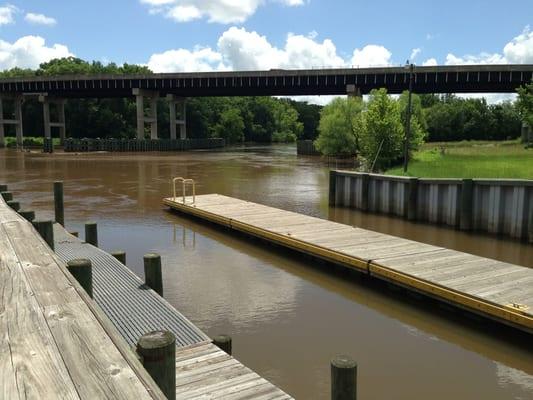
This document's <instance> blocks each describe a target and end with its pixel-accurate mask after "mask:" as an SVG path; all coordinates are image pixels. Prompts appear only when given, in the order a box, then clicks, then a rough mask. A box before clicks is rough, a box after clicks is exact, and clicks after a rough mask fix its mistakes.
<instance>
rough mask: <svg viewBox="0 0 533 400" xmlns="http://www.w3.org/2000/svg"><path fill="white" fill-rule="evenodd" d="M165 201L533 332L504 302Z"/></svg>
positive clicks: (530, 321) (527, 319)
mask: <svg viewBox="0 0 533 400" xmlns="http://www.w3.org/2000/svg"><path fill="white" fill-rule="evenodd" d="M163 204H165V205H167V206H169V207H170V208H172V209H174V210H177V211H180V212H183V213H186V214H189V215H193V216H195V217H199V218H201V219H205V220H207V221H210V222H213V223H216V224H219V225H222V226H225V227H227V228H231V229H234V230H236V231H239V232H243V233H247V234H249V235H252V236H255V237H258V238H261V239H264V240H267V241H270V242H273V243H276V244H278V245H282V246H284V247H287V248H290V249H293V250H297V251H301V252H304V253H306V254H309V255H312V256H315V257H318V258H321V259H323V260H326V261H330V262H334V263H336V264H340V265H343V266H345V267H348V268H353V269H356V270H358V271H360V272H364V273H367V274H369V275H371V276H373V277H376V278H379V279H382V280H386V281H388V282H391V283H394V284H397V285H399V286H402V287H405V288H408V289H412V290H414V291H416V292H419V293H422V294H425V295H427V296H430V297H432V298H435V299H437V300H441V301H445V302H447V303H449V304H452V305H454V306H457V307H459V308H462V309H465V310H468V311H470V312H473V313H475V314H478V315H481V316H484V317H488V318H491V319H493V320H496V321H498V322H502V323H504V324H507V325H510V326H512V327H515V328H518V329H520V330H523V331H525V332H528V333H533V318H531V317H530V316H528V315H526V314H525V313H522V312H521V311H519V310H512V309H509V308H506V307H502V306H501V305H499V304H495V303H492V302H490V301H488V300H485V299H481V298H478V297H475V296H471V295H468V294H466V293H461V292H457V291H455V290H453V289H450V288H447V287H444V286H441V285H438V284H434V283H431V282H428V281H425V280H423V279H419V278H416V277H414V276H412V275H408V274H405V273H402V272H398V271H394V270H392V269H390V268H388V267H384V266H382V265H379V264H378V263H375V262H373V261H369V262H368V261H366V260H363V259H358V258H356V257H353V256H346V255H343V254H341V253H338V252H336V251H333V250H330V249H327V248H324V247H321V246H316V245H313V244H310V243H307V242H304V241H301V240H298V239H294V238H292V237H290V236H287V235H282V234H278V233H274V232H270V231H267V230H264V229H261V228H257V227H255V226H253V225H249V224H245V223H242V222H239V221H235V220H233V219H231V218H225V217H221V216H219V215H216V214H213V213H210V212H208V211H204V210H201V209H199V208H196V207H195V206H194V205H192V204H182V203H179V202H176V201H173V200H171V199H163Z"/></svg>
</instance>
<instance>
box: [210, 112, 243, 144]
mask: <svg viewBox="0 0 533 400" xmlns="http://www.w3.org/2000/svg"><path fill="white" fill-rule="evenodd" d="M215 135H216V137H219V138H224V139H226V142H227V143H237V142H242V141H243V139H244V122H243V120H242V116H241V112H240V111H239V110H238V109H236V108H228V109H227V110H224V111H223V112H222V114H220V122H219V123H218V124H217V125H216V127H215Z"/></svg>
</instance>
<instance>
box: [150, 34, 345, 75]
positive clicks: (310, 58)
mask: <svg viewBox="0 0 533 400" xmlns="http://www.w3.org/2000/svg"><path fill="white" fill-rule="evenodd" d="M347 65H348V63H347V62H346V61H345V60H344V59H343V58H342V57H340V56H339V55H337V50H336V48H335V45H334V44H333V42H332V41H331V40H329V39H326V40H324V41H322V42H320V41H316V40H314V39H313V38H311V37H309V36H303V35H294V34H289V35H287V40H286V42H285V45H284V47H283V48H278V47H276V46H273V45H272V44H271V43H270V42H269V41H268V39H267V38H266V37H265V36H262V35H259V34H258V33H257V32H254V31H252V32H249V31H247V30H246V29H244V28H237V27H231V28H229V29H228V30H226V31H225V32H224V33H223V34H222V35H221V36H220V37H219V39H218V42H217V49H216V50H214V49H212V48H209V47H198V48H195V49H193V50H192V51H191V50H187V49H176V50H169V51H166V52H163V53H158V54H153V55H152V56H151V57H150V60H149V62H148V66H149V67H150V69H152V70H153V71H155V72H171V71H212V70H261V69H270V68H286V69H290V68H293V69H294V68H313V67H343V66H347Z"/></svg>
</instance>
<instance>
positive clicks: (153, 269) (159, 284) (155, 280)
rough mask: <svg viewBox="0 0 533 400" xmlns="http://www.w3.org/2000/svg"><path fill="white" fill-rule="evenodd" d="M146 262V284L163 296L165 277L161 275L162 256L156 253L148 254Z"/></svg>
mask: <svg viewBox="0 0 533 400" xmlns="http://www.w3.org/2000/svg"><path fill="white" fill-rule="evenodd" d="M143 260H144V282H145V283H146V285H147V286H148V287H150V288H152V289H153V290H154V291H156V292H157V293H158V294H159V295H160V296H163V276H162V274H161V256H160V255H159V254H156V253H148V254H145V255H144V257H143Z"/></svg>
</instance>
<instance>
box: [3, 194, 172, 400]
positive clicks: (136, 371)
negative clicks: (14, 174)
mask: <svg viewBox="0 0 533 400" xmlns="http://www.w3.org/2000/svg"><path fill="white" fill-rule="evenodd" d="M0 398H1V399H102V398H115V399H150V398H156V399H163V398H164V396H163V394H162V393H161V391H160V390H159V388H158V387H157V386H156V385H155V383H154V382H153V380H152V379H151V378H150V376H149V375H148V373H147V372H146V371H145V370H144V368H143V367H142V365H141V364H140V363H139V361H138V360H137V359H136V358H135V356H134V354H133V352H132V351H131V349H130V348H129V347H128V345H127V344H126V342H125V341H124V340H123V339H122V337H121V336H120V335H119V334H118V332H117V331H116V330H115V329H114V327H113V325H112V324H111V322H110V321H109V320H108V319H107V317H106V316H105V314H104V313H103V312H102V311H101V310H100V309H99V308H98V306H97V305H96V304H95V303H94V302H93V301H92V300H91V299H90V298H89V296H88V295H87V294H86V293H85V291H84V290H83V289H82V288H81V286H80V285H79V284H78V283H77V282H76V280H75V279H74V278H73V277H72V276H71V275H70V273H69V272H68V271H67V269H66V265H65V264H64V263H63V261H61V260H59V259H58V258H57V256H56V255H55V254H54V252H53V251H52V250H51V249H50V248H49V247H48V245H47V244H46V242H45V241H44V240H43V239H42V238H41V237H40V235H39V234H38V233H37V231H36V230H35V229H34V228H33V227H32V225H31V224H30V223H29V222H28V221H26V220H25V219H23V218H22V217H21V216H20V215H19V214H18V213H16V212H15V211H13V210H12V209H11V208H10V207H9V206H8V205H7V204H6V203H5V201H4V200H3V198H2V197H1V196H0Z"/></svg>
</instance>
